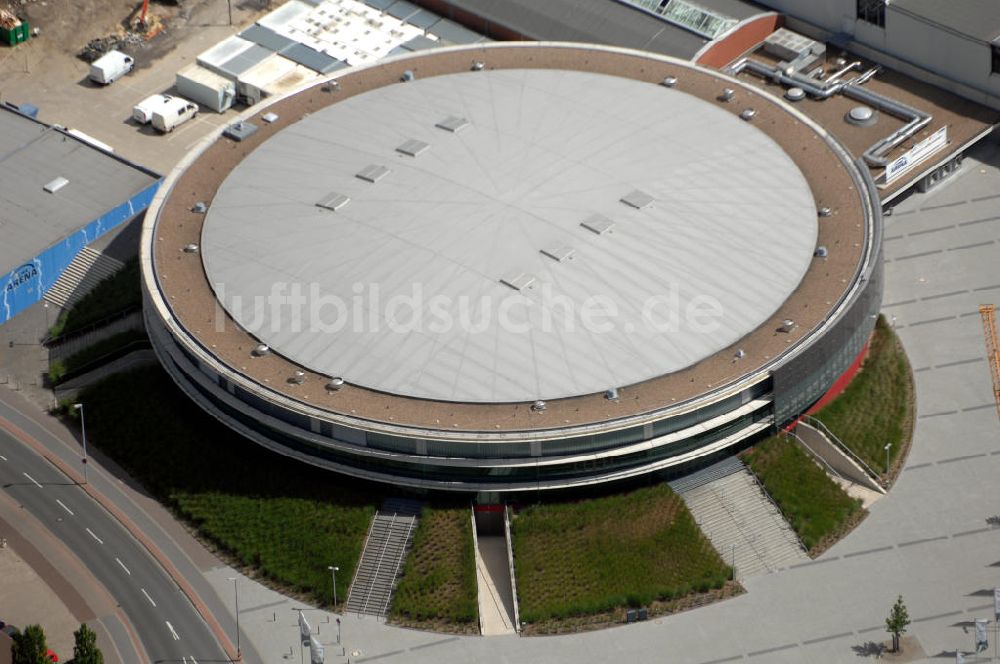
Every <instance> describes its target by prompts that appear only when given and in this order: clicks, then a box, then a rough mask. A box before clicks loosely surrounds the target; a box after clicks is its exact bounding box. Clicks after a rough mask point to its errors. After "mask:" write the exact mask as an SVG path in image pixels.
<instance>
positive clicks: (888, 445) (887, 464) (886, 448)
mask: <svg viewBox="0 0 1000 664" xmlns="http://www.w3.org/2000/svg"><path fill="white" fill-rule="evenodd" d="M890 447H892V443H886V444H885V474H886V476H888V475H889V448H890Z"/></svg>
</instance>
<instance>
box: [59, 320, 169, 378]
mask: <svg viewBox="0 0 1000 664" xmlns="http://www.w3.org/2000/svg"><path fill="white" fill-rule="evenodd" d="M140 348H149V338H148V337H147V336H146V333H145V332H143V331H142V330H130V331H128V332H121V333H119V334H116V335H114V336H111V337H108V338H107V339H102V340H100V341H98V342H97V343H95V344H94V345H93V346H88V347H87V348H84V349H83V350H81V351H80V352H78V353H74V354H73V355H70V356H69V357H67V358H65V359H62V360H53V361H52V362H51V363H50V364H49V382H50V383H51V384H52V385H58V384H59V383H62V382H63V381H66V380H69V379H70V378H72V377H73V375H74V374H76V373H77V372H79V371H80V370H83V369H86V368H87V367H88V365H90V364H91V363H94V362H97V361H98V360H103V361H104V362H102V364H104V363H107V362H111V361H113V360H115V359H118V358H119V357H121V356H122V355H123V354H126V353H130V352H132V351H133V350H138V349H140Z"/></svg>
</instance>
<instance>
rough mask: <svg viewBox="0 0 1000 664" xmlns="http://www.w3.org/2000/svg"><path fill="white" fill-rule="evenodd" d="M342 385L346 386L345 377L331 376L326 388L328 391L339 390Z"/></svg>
mask: <svg viewBox="0 0 1000 664" xmlns="http://www.w3.org/2000/svg"><path fill="white" fill-rule="evenodd" d="M342 387H344V379H343V378H341V377H339V376H337V377H334V378H331V379H330V380H329V382H328V383H327V384H326V390H327V391H328V392H337V391H338V390H340V388H342Z"/></svg>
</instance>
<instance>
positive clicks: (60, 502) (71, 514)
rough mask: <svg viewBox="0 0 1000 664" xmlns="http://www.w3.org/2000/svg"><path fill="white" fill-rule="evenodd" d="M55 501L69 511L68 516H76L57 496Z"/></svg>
mask: <svg viewBox="0 0 1000 664" xmlns="http://www.w3.org/2000/svg"><path fill="white" fill-rule="evenodd" d="M56 502H57V503H59V507H61V508H63V509H64V510H66V511H67V512H69V515H70V516H76V515H75V514H73V510H71V509H70V508H68V507H66V504H65V503H63V501H61V500H59V499H58V498H56Z"/></svg>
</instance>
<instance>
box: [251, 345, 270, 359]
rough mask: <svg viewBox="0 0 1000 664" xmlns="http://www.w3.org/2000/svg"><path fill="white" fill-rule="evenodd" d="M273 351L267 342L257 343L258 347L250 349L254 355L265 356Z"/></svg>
mask: <svg viewBox="0 0 1000 664" xmlns="http://www.w3.org/2000/svg"><path fill="white" fill-rule="evenodd" d="M270 352H271V347H270V346H268V345H267V344H257V347H256V348H254V349H253V350H252V351H250V354H251V355H253V356H254V357H263V356H265V355H267V354H268V353H270Z"/></svg>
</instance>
